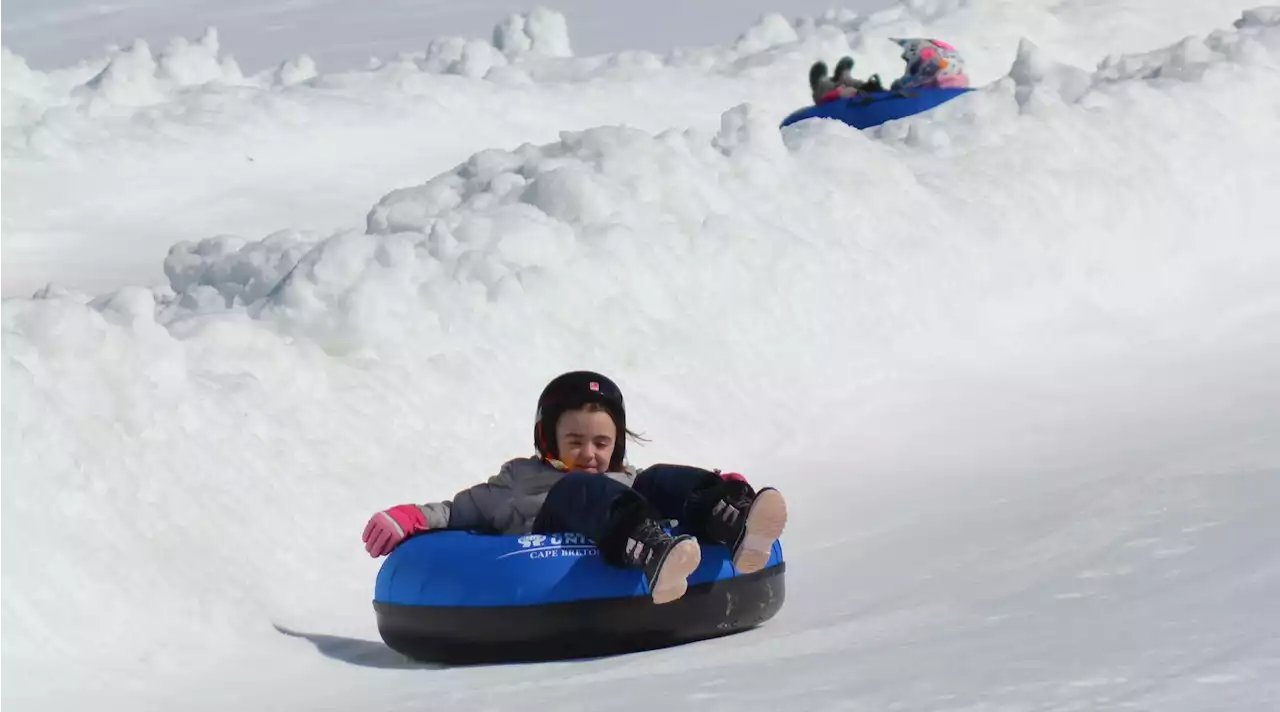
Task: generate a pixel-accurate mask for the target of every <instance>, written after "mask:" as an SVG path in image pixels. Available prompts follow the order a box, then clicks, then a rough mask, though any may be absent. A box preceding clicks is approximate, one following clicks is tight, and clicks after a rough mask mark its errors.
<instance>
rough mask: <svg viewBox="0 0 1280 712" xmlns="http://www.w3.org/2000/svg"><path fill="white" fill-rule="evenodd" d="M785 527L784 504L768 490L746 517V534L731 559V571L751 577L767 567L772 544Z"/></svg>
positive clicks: (775, 494) (779, 494) (774, 492)
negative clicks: (750, 575)
mask: <svg viewBox="0 0 1280 712" xmlns="http://www.w3.org/2000/svg"><path fill="white" fill-rule="evenodd" d="M786 526H787V501H786V500H785V499H783V497H782V493H781V492H779V491H778V490H775V489H767V490H764V491H762V492H760V494H759V495H758V496H757V497H756V501H755V502H754V503H753V504H752V505H751V511H750V512H748V513H747V523H746V526H745V529H746V531H745V532H743V534H742V543H741V544H740V545H739V546H738V553H737V554H735V555H734V557H733V568H735V569H737V571H738V573H740V574H753V573H755V572H757V571H759V570H760V569H763V568H764V567H765V564H768V563H769V557H770V556H772V555H773V543H774V542H775V541H777V540H778V537H780V536H782V530H783V529H784V528H785V527H786Z"/></svg>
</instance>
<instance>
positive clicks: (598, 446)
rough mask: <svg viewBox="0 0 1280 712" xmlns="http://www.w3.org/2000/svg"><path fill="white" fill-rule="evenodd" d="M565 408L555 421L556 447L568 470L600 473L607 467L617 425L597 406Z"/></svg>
mask: <svg viewBox="0 0 1280 712" xmlns="http://www.w3.org/2000/svg"><path fill="white" fill-rule="evenodd" d="M588 408H589V409H581V410H567V411H565V412H564V413H563V414H561V416H560V419H559V420H558V421H556V449H557V452H559V453H560V461H561V462H563V463H564V464H565V465H567V466H568V467H569V469H570V470H578V471H581V472H591V473H595V474H600V473H603V472H608V471H609V460H611V459H612V458H613V448H614V445H616V439H617V435H618V428H617V426H616V425H614V424H613V418H612V417H611V416H610V415H609V413H608V412H606V411H604V410H602V409H600V408H591V407H590V406H588Z"/></svg>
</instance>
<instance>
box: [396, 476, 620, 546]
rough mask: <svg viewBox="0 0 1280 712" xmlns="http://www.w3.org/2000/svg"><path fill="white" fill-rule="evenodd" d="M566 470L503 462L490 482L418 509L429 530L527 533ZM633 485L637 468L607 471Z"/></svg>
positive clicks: (421, 505) (615, 477) (419, 506)
mask: <svg viewBox="0 0 1280 712" xmlns="http://www.w3.org/2000/svg"><path fill="white" fill-rule="evenodd" d="M565 474H566V473H564V472H562V471H560V470H557V469H556V468H554V467H552V466H551V465H548V464H547V463H546V462H544V461H543V460H541V459H539V458H537V457H521V458H516V459H514V460H508V461H507V462H505V463H503V465H502V469H501V470H499V471H498V474H496V475H494V476H493V477H490V478H489V480H488V481H487V482H484V483H481V484H478V485H475V486H473V487H469V488H467V489H465V490H462V491H461V492H459V493H458V494H456V495H454V497H453V499H452V500H445V501H442V502H428V503H427V504H420V505H418V508H419V509H421V510H422V513H423V514H424V515H425V516H426V518H427V527H428V528H430V529H475V530H478V531H484V532H490V533H494V534H528V533H530V532H531V530H532V529H533V520H534V518H536V517H537V516H538V510H540V509H542V502H543V501H544V500H545V499H546V498H547V492H548V491H549V490H550V489H551V486H552V485H554V484H555V483H557V482H559V481H560V478H561V477H564V476H565ZM604 476H606V477H611V478H613V479H615V480H617V481H619V482H621V483H623V484H624V485H627V486H628V487H630V486H631V485H632V483H634V482H635V478H636V471H635V470H633V469H632V468H630V467H627V468H626V471H624V472H609V473H605V475H604Z"/></svg>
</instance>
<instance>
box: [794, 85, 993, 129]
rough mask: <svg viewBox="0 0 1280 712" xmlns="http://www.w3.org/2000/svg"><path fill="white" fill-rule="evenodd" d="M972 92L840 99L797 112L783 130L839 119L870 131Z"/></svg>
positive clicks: (937, 91) (921, 91) (917, 92)
mask: <svg viewBox="0 0 1280 712" xmlns="http://www.w3.org/2000/svg"><path fill="white" fill-rule="evenodd" d="M970 91H973V90H972V89H908V90H900V91H886V92H876V93H874V94H865V95H863V96H857V97H853V98H849V99H836V100H835V101H829V102H827V103H825V104H817V105H815V106H807V107H805V108H803V109H800V110H798V111H794V112H792V113H791V114H790V115H789V116H787V118H785V119H783V120H782V126H784V127H785V126H790V125H791V124H794V123H797V122H799V121H804V120H805V119H836V120H839V121H843V122H844V123H846V124H848V125H850V126H852V127H854V128H856V129H869V128H871V127H873V126H879V125H880V124H883V123H885V122H887V121H893V120H894V119H901V118H904V117H907V116H914V115H915V114H919V113H923V112H925V111H928V110H930V109H932V108H934V107H936V106H938V105H940V104H943V103H946V102H948V101H951V100H952V99H954V98H956V97H958V96H960V95H961V94H965V93H967V92H970Z"/></svg>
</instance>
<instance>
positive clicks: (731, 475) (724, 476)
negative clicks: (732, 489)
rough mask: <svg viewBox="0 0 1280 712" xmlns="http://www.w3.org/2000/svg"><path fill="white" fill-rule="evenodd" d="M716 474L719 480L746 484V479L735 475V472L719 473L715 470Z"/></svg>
mask: <svg viewBox="0 0 1280 712" xmlns="http://www.w3.org/2000/svg"><path fill="white" fill-rule="evenodd" d="M716 474H717V475H720V479H722V480H732V481H734V482H746V481H747V478H745V477H743V476H742V475H740V474H738V473H736V472H721V471H719V470H716Z"/></svg>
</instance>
